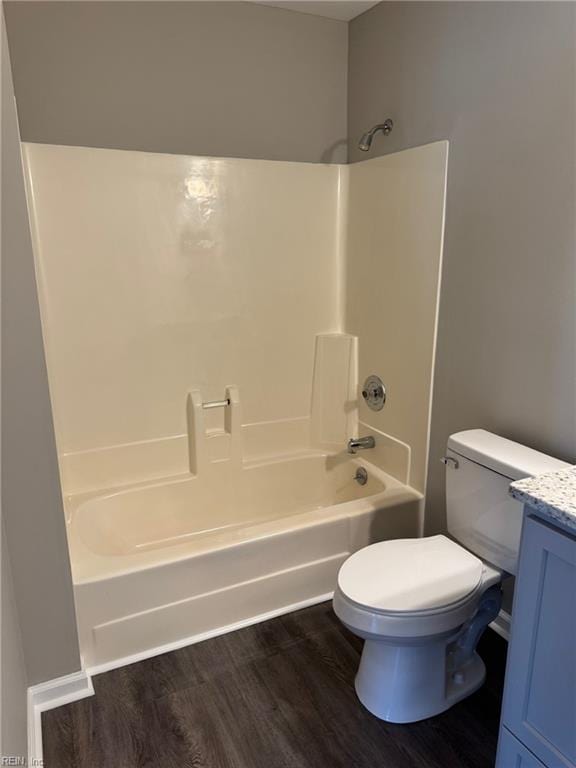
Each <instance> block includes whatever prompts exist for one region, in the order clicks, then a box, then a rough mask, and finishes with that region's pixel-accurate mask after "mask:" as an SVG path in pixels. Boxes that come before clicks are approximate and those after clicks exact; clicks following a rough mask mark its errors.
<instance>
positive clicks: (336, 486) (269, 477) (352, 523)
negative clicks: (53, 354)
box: [66, 451, 422, 671]
mask: <svg viewBox="0 0 576 768" xmlns="http://www.w3.org/2000/svg"><path fill="white" fill-rule="evenodd" d="M360 466H362V467H364V468H365V469H366V470H367V472H368V482H367V483H366V485H363V486H362V485H360V484H358V483H357V482H356V480H355V479H354V474H355V472H356V470H357V469H358V467H360ZM421 500H422V497H421V494H419V493H418V492H416V491H414V490H413V489H411V488H409V487H407V486H405V485H403V484H401V483H399V482H398V481H397V480H395V479H394V478H392V477H390V476H388V475H386V474H385V473H383V472H381V471H380V470H379V469H377V468H376V467H374V466H373V465H371V464H370V463H368V462H367V461H365V460H364V458H359V457H352V456H348V455H347V454H334V455H328V454H324V453H320V452H314V451H310V452H308V453H306V454H301V455H298V456H293V457H290V458H284V459H282V460H280V459H276V460H269V461H266V462H257V463H256V462H252V463H246V464H244V465H241V466H237V467H234V466H233V465H232V464H231V463H230V462H216V463H213V464H211V465H210V466H209V467H208V471H207V472H206V474H205V475H204V476H203V477H195V476H190V475H188V476H184V477H178V478H171V479H168V480H166V481H163V482H154V483H148V484H140V485H137V486H132V487H129V488H125V489H122V490H121V491H115V492H107V493H106V492H100V493H91V494H87V495H83V496H73V497H68V498H67V499H66V510H67V523H68V537H69V544H70V552H71V559H72V570H73V578H74V589H75V594H76V608H77V615H78V624H79V631H80V643H81V649H82V653H83V656H84V663H85V665H86V666H87V667H88V668H89V669H92V671H97V670H98V671H101V670H103V669H106V668H110V667H113V666H117V665H120V664H124V663H127V662H128V661H131V660H136V659H138V658H143V657H146V656H150V655H153V654H155V653H160V652H163V651H164V650H168V649H170V648H174V647H178V646H179V645H185V644H187V643H190V642H194V641H195V640H198V639H202V638H204V637H207V636H210V635H214V634H217V633H219V632H223V631H227V630H228V629H231V628H233V627H236V626H241V625H243V624H247V623H251V622H254V621H258V620H260V619H262V618H266V617H268V616H270V615H274V614H279V613H282V612H285V611H289V610H293V609H294V608H297V607H299V606H303V605H306V604H311V603H313V602H318V601H320V600H323V599H327V598H328V597H330V595H331V593H332V591H333V588H334V583H335V578H336V574H337V571H338V568H339V566H340V564H341V563H342V561H343V560H344V559H345V558H346V557H347V556H348V555H349V554H350V553H351V552H353V551H355V550H356V549H358V548H360V547H362V546H365V545H366V544H368V543H371V542H373V541H378V540H382V539H385V538H395V537H404V536H415V535H417V532H418V521H419V516H420V505H421Z"/></svg>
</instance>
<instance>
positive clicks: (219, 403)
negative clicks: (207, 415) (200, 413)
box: [202, 397, 230, 410]
mask: <svg viewBox="0 0 576 768" xmlns="http://www.w3.org/2000/svg"><path fill="white" fill-rule="evenodd" d="M228 405H230V398H229V397H227V398H226V399H225V400H211V401H210V402H208V403H202V408H204V409H206V410H208V409H209V408H226V407H227V406H228Z"/></svg>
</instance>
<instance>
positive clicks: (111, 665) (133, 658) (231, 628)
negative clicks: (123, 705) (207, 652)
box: [87, 592, 334, 676]
mask: <svg viewBox="0 0 576 768" xmlns="http://www.w3.org/2000/svg"><path fill="white" fill-rule="evenodd" d="M333 595H334V593H333V592H328V593H326V594H323V595H318V596H316V597H312V598H308V599H307V600H301V601H300V602H298V603H292V604H291V605H285V606H282V608H276V609H274V610H273V611H268V612H267V613H260V614H258V615H257V616H250V617H249V618H247V619H242V621H237V622H235V623H234V624H227V625H225V626H223V627H217V628H216V629H210V630H208V631H207V632H200V633H198V634H196V635H191V636H190V637H185V638H183V639H182V640H176V641H175V642H172V643H166V644H165V645H159V646H156V647H154V648H148V649H146V650H145V651H140V652H139V653H134V654H132V655H130V656H124V657H123V658H121V659H114V660H113V661H107V662H104V663H103V664H97V665H95V666H93V667H88V669H87V673H88V674H89V675H90V676H95V675H101V674H102V673H103V672H109V671H110V670H112V669H118V668H120V667H127V666H128V665H130V664H135V663H136V662H138V661H144V660H145V659H151V658H153V657H154V656H161V655H162V654H163V653H170V652H171V651H177V650H179V649H180V648H185V647H186V646H187V645H194V644H195V643H201V642H202V641H203V640H210V639H211V638H213V637H218V635H226V634H228V633H229V632H235V631H236V630H237V629H244V628H245V627H250V626H252V625H253V624H260V623H261V622H263V621H268V620H269V619H275V618H276V617H277V616H283V615H284V614H286V613H293V612H294V611H300V610H302V609H303V608H309V607H310V606H312V605H317V604H318V603H325V602H326V601H327V600H331V599H332V597H333Z"/></svg>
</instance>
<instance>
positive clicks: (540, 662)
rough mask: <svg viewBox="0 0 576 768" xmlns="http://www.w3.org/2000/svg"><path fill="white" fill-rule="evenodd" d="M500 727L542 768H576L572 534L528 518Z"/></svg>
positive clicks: (575, 544) (575, 540) (575, 550)
mask: <svg viewBox="0 0 576 768" xmlns="http://www.w3.org/2000/svg"><path fill="white" fill-rule="evenodd" d="M502 722H503V724H504V725H505V726H506V727H507V728H508V729H509V730H510V731H512V733H513V734H514V735H515V736H516V737H517V738H518V739H520V741H521V742H522V743H523V744H524V745H525V746H526V747H527V748H528V749H529V750H530V752H533V753H534V754H535V755H536V756H537V757H538V758H539V759H540V760H541V761H542V762H543V763H544V764H545V765H546V766H548V768H566V766H569V768H574V766H576V537H573V536H571V535H570V534H567V533H563V532H562V531H560V530H558V529H557V528H554V527H552V526H550V525H548V524H547V523H545V522H543V521H542V520H540V519H539V518H536V517H532V516H531V515H527V516H526V519H525V521H524V528H523V533H522V545H521V548H520V565H519V569H518V578H517V581H516V595H515V600H514V612H513V618H512V633H511V641H510V650H509V658H508V666H507V669H506V686H505V693H504V705H503V716H502ZM512 765H514V764H512Z"/></svg>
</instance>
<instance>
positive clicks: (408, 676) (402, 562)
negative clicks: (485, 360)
mask: <svg viewBox="0 0 576 768" xmlns="http://www.w3.org/2000/svg"><path fill="white" fill-rule="evenodd" d="M443 461H444V463H445V465H446V511H447V522H448V533H449V534H450V536H451V537H452V538H448V536H443V535H438V536H430V537H427V538H422V539H399V540H392V541H384V542H379V543H377V544H372V545H370V546H368V547H365V548H364V549H361V550H359V551H358V552H356V553H355V554H353V555H352V556H351V557H349V558H348V559H347V560H346V561H345V562H344V564H343V565H342V567H341V569H340V572H339V574H338V583H337V586H336V589H335V592H334V602H333V605H334V611H335V613H336V615H337V616H338V617H339V619H340V620H341V621H342V623H343V624H344V625H345V626H346V627H348V629H349V630H350V631H351V632H353V633H354V634H356V635H358V636H359V637H361V638H363V639H364V641H365V642H364V649H363V652H362V658H361V660H360V667H359V669H358V674H357V675H356V692H357V694H358V698H359V699H360V701H361V702H362V704H363V705H364V706H365V707H366V708H367V709H368V710H369V711H370V712H372V713H373V714H374V715H376V716H377V717H379V718H381V719H382V720H387V721H389V722H394V723H408V722H415V721H416V720H423V719H425V718H428V717H432V716H433V715H437V714H439V713H440V712H443V711H445V710H446V709H449V708H450V707H451V706H452V705H453V704H455V703H456V702H458V701H460V700H461V699H463V698H465V697H466V696H469V695H470V694H471V693H473V692H474V691H475V690H476V689H477V688H479V687H480V686H481V685H482V683H483V682H484V678H485V667H484V663H483V661H482V659H481V658H480V657H479V656H478V654H477V652H476V645H477V643H478V640H479V639H480V636H481V635H482V633H483V632H484V630H485V629H486V627H487V626H488V624H489V623H490V622H492V621H493V620H494V619H495V618H496V617H497V615H498V613H499V610H500V605H501V587H500V585H501V581H502V579H503V578H505V577H506V576H507V575H508V574H515V573H516V566H517V560H518V549H519V543H520V531H521V526H522V506H521V504H519V503H518V502H517V501H514V500H513V499H511V498H510V497H509V495H508V487H509V485H510V482H511V481H513V480H518V479H520V478H522V477H528V476H531V475H534V474H539V473H543V472H549V471H555V470H557V469H561V468H563V467H566V466H567V465H566V464H565V463H564V462H561V461H558V460H557V459H553V458H551V457H550V456H546V455H545V454H542V453H539V452H537V451H534V450H532V449H530V448H526V447H525V446H522V445H519V444H517V443H514V442H512V441H510V440H506V439H505V438H502V437H499V436H498V435H494V434H492V433H490V432H486V431H485V430H481V429H475V430H468V431H465V432H459V433H457V434H455V435H451V437H450V438H449V440H448V450H447V454H446V456H445V457H444V459H443ZM454 539H456V541H455V540H454Z"/></svg>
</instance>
